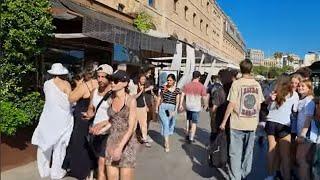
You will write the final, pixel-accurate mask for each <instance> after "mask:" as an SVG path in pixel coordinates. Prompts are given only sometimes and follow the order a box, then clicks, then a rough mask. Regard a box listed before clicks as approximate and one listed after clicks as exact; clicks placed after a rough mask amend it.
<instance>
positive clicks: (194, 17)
mask: <svg viewBox="0 0 320 180" xmlns="http://www.w3.org/2000/svg"><path fill="white" fill-rule="evenodd" d="M196 17H197V14H196V13H193V16H192V20H193V22H192V23H193V25H194V26H195V25H196Z"/></svg>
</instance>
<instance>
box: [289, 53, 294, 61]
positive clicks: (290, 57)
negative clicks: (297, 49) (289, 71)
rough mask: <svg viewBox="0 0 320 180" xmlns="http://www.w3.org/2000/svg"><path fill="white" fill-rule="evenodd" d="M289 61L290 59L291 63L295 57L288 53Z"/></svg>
mask: <svg viewBox="0 0 320 180" xmlns="http://www.w3.org/2000/svg"><path fill="white" fill-rule="evenodd" d="M288 61H289V62H290V63H292V62H293V61H294V58H293V57H292V56H290V55H288Z"/></svg>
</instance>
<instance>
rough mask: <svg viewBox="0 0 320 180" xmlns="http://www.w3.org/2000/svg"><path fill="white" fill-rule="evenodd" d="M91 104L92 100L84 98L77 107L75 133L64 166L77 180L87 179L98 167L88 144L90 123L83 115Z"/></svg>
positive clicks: (73, 132)
mask: <svg viewBox="0 0 320 180" xmlns="http://www.w3.org/2000/svg"><path fill="white" fill-rule="evenodd" d="M89 103H90V98H85V99H83V98H82V99H80V100H79V101H78V102H77V104H76V106H75V109H74V113H73V116H74V126H73V131H72V134H71V139H70V143H69V146H68V148H67V154H66V157H65V159H64V162H63V165H62V167H63V168H64V169H66V170H67V172H68V175H69V176H71V177H75V178H77V179H85V178H86V177H87V176H88V175H89V174H90V171H91V170H92V169H94V168H95V167H96V158H95V156H94V154H93V152H92V151H91V150H90V148H89V145H88V142H87V135H88V133H89V124H90V123H89V121H87V120H83V119H82V114H81V112H87V110H88V106H89Z"/></svg>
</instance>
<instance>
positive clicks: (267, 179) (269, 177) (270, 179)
mask: <svg viewBox="0 0 320 180" xmlns="http://www.w3.org/2000/svg"><path fill="white" fill-rule="evenodd" d="M264 180H274V176H268V177H266V178H265V179H264Z"/></svg>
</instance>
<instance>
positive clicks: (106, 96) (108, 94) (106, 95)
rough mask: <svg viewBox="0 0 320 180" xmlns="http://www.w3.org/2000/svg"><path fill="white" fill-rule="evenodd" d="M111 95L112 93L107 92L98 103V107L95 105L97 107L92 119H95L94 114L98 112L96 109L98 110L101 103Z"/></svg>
mask: <svg viewBox="0 0 320 180" xmlns="http://www.w3.org/2000/svg"><path fill="white" fill-rule="evenodd" d="M111 94H112V91H111V90H110V91H108V92H107V93H106V94H105V95H104V96H103V98H102V99H101V100H100V102H99V103H98V105H97V107H96V112H95V114H94V117H93V119H94V118H95V116H96V114H97V112H98V109H99V107H100V106H101V104H102V102H103V101H105V100H107V99H108V98H109V97H110V96H111Z"/></svg>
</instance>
